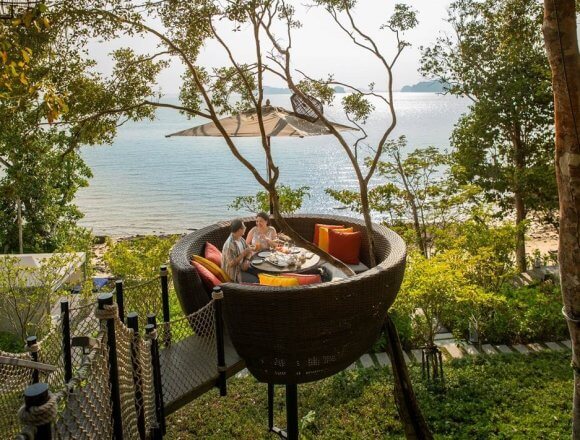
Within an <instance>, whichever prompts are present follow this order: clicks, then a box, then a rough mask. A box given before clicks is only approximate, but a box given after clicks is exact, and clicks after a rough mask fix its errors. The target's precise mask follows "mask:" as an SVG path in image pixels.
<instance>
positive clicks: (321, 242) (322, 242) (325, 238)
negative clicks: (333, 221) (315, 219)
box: [318, 227, 353, 252]
mask: <svg viewBox="0 0 580 440" xmlns="http://www.w3.org/2000/svg"><path fill="white" fill-rule="evenodd" d="M329 231H341V232H352V231H353V230H352V228H327V227H320V231H319V235H318V247H319V248H320V249H322V250H323V251H325V252H328V249H329V242H330V236H329Z"/></svg>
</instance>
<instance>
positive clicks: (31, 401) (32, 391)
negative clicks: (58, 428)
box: [19, 383, 57, 440]
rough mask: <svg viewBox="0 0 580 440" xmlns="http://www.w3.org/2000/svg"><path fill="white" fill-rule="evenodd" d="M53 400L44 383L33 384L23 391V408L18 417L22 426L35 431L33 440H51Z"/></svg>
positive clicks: (54, 406) (55, 409) (54, 415)
mask: <svg viewBox="0 0 580 440" xmlns="http://www.w3.org/2000/svg"><path fill="white" fill-rule="evenodd" d="M54 399H55V397H54V396H52V395H51V394H50V391H49V389H48V385H47V384H45V383H35V384H32V385H29V386H28V387H27V388H26V389H25V390H24V408H21V409H20V411H19V416H20V421H21V422H22V424H24V425H28V426H34V428H35V429H36V432H35V435H34V440H51V439H52V427H51V424H52V422H53V421H54V418H55V417H56V411H57V408H56V402H55V400H54ZM51 400H52V401H51Z"/></svg>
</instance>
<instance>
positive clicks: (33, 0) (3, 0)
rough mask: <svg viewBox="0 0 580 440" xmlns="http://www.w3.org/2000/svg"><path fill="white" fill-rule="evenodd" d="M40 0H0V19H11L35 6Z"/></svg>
mask: <svg viewBox="0 0 580 440" xmlns="http://www.w3.org/2000/svg"><path fill="white" fill-rule="evenodd" d="M41 1H42V0H0V20H11V19H13V18H14V17H17V16H18V15H21V14H22V13H23V12H25V11H27V10H29V9H33V8H35V7H37V6H38V5H39V4H40V3H41Z"/></svg>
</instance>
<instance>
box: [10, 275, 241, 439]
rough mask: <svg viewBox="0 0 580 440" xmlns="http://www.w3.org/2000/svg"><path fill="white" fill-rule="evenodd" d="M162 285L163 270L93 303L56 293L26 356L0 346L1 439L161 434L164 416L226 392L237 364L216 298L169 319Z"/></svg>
mask: <svg viewBox="0 0 580 440" xmlns="http://www.w3.org/2000/svg"><path fill="white" fill-rule="evenodd" d="M169 285H170V282H169V279H168V274H167V270H166V269H165V268H162V270H161V272H160V275H159V276H158V277H156V278H155V279H153V280H150V281H147V282H145V283H140V284H133V285H125V284H123V283H122V282H117V284H116V286H115V290H114V291H113V292H111V293H105V294H101V295H99V297H98V298H97V300H96V301H91V300H89V301H85V302H84V303H80V304H75V307H70V304H71V303H69V299H68V298H66V299H63V300H62V301H61V313H60V316H59V317H58V319H57V322H56V324H55V325H54V326H53V328H52V329H51V330H50V332H49V333H48V334H47V335H46V336H45V337H44V338H43V339H42V340H41V341H40V342H36V338H34V340H33V341H32V343H30V346H29V352H28V353H19V354H14V353H4V352H0V438H18V439H52V438H55V439H93V438H114V439H160V438H162V437H163V434H164V433H165V416H166V415H167V414H170V413H172V412H174V411H176V410H177V409H179V408H180V407H182V406H183V405H185V404H187V403H188V402H191V401H192V400H193V399H195V398H197V397H198V396H200V395H201V394H203V393H205V392H207V391H209V390H211V389H212V388H214V387H216V386H217V387H218V388H219V389H220V394H221V395H225V393H226V379H227V378H228V377H231V376H232V375H233V374H235V373H236V372H238V371H240V370H241V369H242V368H243V367H244V364H243V361H242V360H241V359H240V358H239V356H238V355H237V353H236V351H235V350H234V348H233V346H232V344H231V343H230V341H229V338H228V336H227V334H225V333H224V331H223V322H222V317H221V298H222V296H221V295H220V293H219V292H214V299H212V300H211V301H210V302H209V303H208V304H207V305H206V306H205V307H203V308H202V309H200V310H198V311H197V312H195V313H193V314H191V315H189V316H185V317H182V318H179V319H175V320H173V321H170V320H169ZM114 297H116V300H117V301H116V302H114V300H113V299H114ZM124 310H130V312H129V313H127V314H126V315H125V313H124ZM158 313H159V314H160V315H161V316H162V319H163V321H162V322H160V323H159V324H158V323H157V322H156V321H157V314H158ZM29 339H30V338H29ZM23 391H24V404H23V402H22V393H23Z"/></svg>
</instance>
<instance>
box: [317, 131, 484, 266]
mask: <svg viewBox="0 0 580 440" xmlns="http://www.w3.org/2000/svg"><path fill="white" fill-rule="evenodd" d="M406 146H407V141H406V138H405V136H401V137H399V139H398V140H396V141H387V143H386V144H385V146H384V151H385V156H386V159H387V160H382V161H380V162H379V163H378V165H377V168H378V174H379V176H381V177H383V178H384V179H385V181H386V183H383V184H380V185H377V186H375V187H373V188H371V190H370V191H369V205H370V208H371V209H372V210H373V211H375V212H378V213H383V214H387V215H388V217H389V224H390V225H391V226H398V227H401V226H404V225H405V224H407V223H410V224H411V225H412V227H410V228H408V229H406V228H399V229H401V230H402V232H403V233H405V235H407V236H408V238H409V239H410V241H412V242H413V243H415V244H416V245H417V247H418V248H419V250H420V251H421V253H422V254H423V255H424V256H425V257H429V256H430V255H431V254H432V253H433V252H434V251H435V249H434V240H433V239H434V237H435V234H436V231H437V230H439V229H442V228H445V227H446V226H447V225H448V224H449V223H450V221H452V220H454V219H457V218H459V216H460V214H461V213H462V211H463V210H464V209H465V208H466V207H467V206H468V205H469V203H468V202H469V201H470V200H473V199H474V198H475V197H476V196H477V194H478V192H479V190H478V189H477V188H476V187H473V186H471V185H465V186H459V185H457V184H456V182H455V180H454V179H453V178H452V177H451V176H450V175H449V171H450V167H449V166H450V163H451V162H450V155H449V154H446V153H442V152H440V151H439V150H437V149H436V148H435V147H427V148H418V149H416V150H413V151H412V152H410V153H409V154H407V155H404V153H403V151H404V150H405V148H406ZM366 162H367V164H368V165H369V166H370V163H371V158H367V159H366ZM326 193H327V194H329V195H330V196H331V197H333V198H334V199H335V200H337V201H339V202H341V203H343V204H345V205H347V206H349V207H350V208H351V209H352V210H354V211H358V212H360V211H361V198H360V194H359V193H358V192H356V191H353V190H335V189H331V188H327V189H326Z"/></svg>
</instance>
